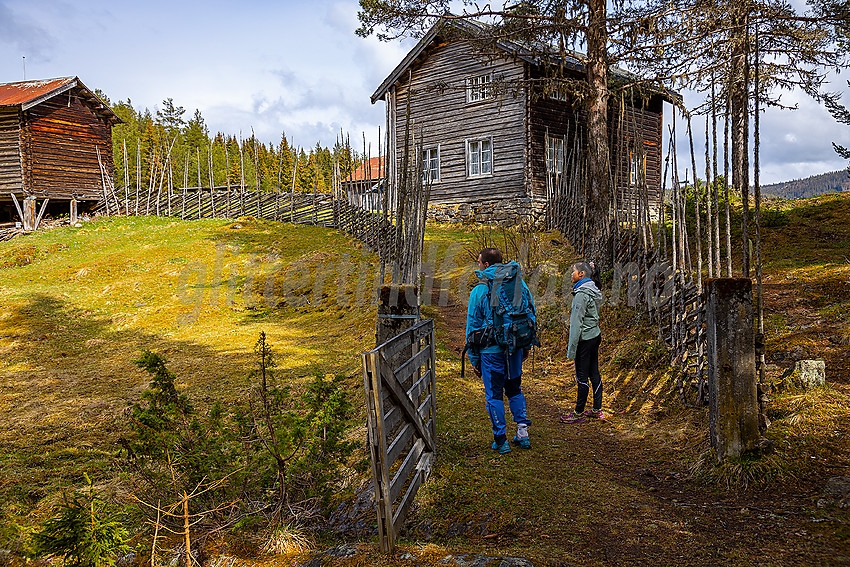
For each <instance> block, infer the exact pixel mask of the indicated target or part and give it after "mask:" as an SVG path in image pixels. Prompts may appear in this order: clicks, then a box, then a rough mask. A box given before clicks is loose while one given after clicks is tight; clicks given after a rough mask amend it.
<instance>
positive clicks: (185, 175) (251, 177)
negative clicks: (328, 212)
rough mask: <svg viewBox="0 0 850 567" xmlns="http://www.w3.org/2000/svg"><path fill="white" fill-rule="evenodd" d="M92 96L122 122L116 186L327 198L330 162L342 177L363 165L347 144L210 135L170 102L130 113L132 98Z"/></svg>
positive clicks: (115, 137) (115, 134)
mask: <svg viewBox="0 0 850 567" xmlns="http://www.w3.org/2000/svg"><path fill="white" fill-rule="evenodd" d="M97 94H98V96H100V97H101V99H102V100H103V101H104V102H106V103H107V104H109V106H110V108H111V109H112V111H113V112H115V114H117V115H118V117H119V118H121V120H123V121H124V123H123V124H119V125H117V126H115V127H114V128H113V130H112V144H113V158H114V159H113V161H114V171H115V185H116V186H123V185H125V184H126V185H129V187H130V188H131V190H132V189H134V188H136V187H137V186H139V188H140V189H141V190H144V189H145V188H147V187H162V188H167V187H169V186H171V187H172V188H182V187H210V186H211V185H212V186H214V187H220V188H221V187H227V186H228V185H229V186H230V187H231V189H239V188H240V187H244V189H245V190H251V191H253V190H254V188H255V187H257V186H258V185H259V187H260V190H261V191H263V192H276V191H285V192H289V191H293V190H294V191H296V192H313V191H316V192H319V193H330V192H331V191H332V187H333V181H334V167H335V162H338V163H339V170H338V172H337V175H339V176H340V177H341V178H343V179H344V178H345V177H346V176H347V175H348V174H349V173H350V172H351V171H353V170H354V168H356V167H357V165H359V163H360V162H361V161H362V160H363V157H362V155H360V154H358V153H357V152H355V151H353V150H352V149H351V148H350V147H348V145H347V144H346V143H344V142H345V141H340V142H338V143H337V144H336V145H335V147H333V148H323V147H322V146H321V145H320V144H318V143H317V144H316V145H315V146H314V147H309V148H296V147H293V146H292V145H291V144H290V142H289V140H287V138H286V134H285V133H281V136H280V142H279V143H278V144H277V145H275V144H273V143H272V144H266V143H263V142H260V141H259V140H257V139H256V137H255V136H254V134H253V132H247V133H244V132H243V133H242V134H241V135H239V136H235V135H233V134H225V133H222V132H219V133H217V134H215V135H213V136H211V135H210V132H209V128H208V127H207V125H206V123H205V122H204V117H203V116H202V115H201V112H200V111H199V110H195V113H194V115H192V116H191V117H190V118H186V117H185V114H186V111H185V109H184V108H183V107H182V106H177V105H176V104H175V103H174V100H173V99H171V98H167V99H165V100H164V101H162V105H161V109H159V110H156V111H155V113H152V112H151V111H150V110H149V109H147V108H146V109H144V110H142V109H136V108H135V107H134V106H133V103H132V102H131V101H130V99H127V101H118V102H117V103H114V104H113V103H111V102H109V99H108V98H107V97H106V96H105V95H104V93H103V92H100V91H98V92H97ZM293 175H294V177H295V180H294V183H293Z"/></svg>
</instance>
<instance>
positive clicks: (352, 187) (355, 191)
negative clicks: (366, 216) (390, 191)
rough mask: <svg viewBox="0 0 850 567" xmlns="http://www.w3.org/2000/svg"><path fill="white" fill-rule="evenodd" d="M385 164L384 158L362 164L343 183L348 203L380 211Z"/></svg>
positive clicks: (376, 158) (372, 159) (373, 159)
mask: <svg viewBox="0 0 850 567" xmlns="http://www.w3.org/2000/svg"><path fill="white" fill-rule="evenodd" d="M385 162H386V160H385V159H384V157H383V156H381V157H373V158H371V159H369V160H367V161H364V162H363V163H362V164H360V165H359V166H358V167H357V168H356V169H355V170H354V171H352V172H351V173H350V174H349V175H348V177H346V178H345V179H343V181H342V189H343V190H344V191H345V194H346V196H347V197H348V202H349V203H351V204H352V205H357V206H359V207H361V208H364V209H367V210H372V211H375V210H378V207H379V200H380V199H381V196H382V195H383V188H384V174H385V169H386V166H385Z"/></svg>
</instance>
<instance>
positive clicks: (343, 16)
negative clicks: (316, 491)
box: [0, 0, 850, 183]
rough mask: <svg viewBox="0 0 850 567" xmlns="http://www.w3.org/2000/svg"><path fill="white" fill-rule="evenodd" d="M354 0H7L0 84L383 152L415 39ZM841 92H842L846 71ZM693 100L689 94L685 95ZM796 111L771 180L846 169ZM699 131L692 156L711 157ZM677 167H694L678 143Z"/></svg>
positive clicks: (847, 135)
mask: <svg viewBox="0 0 850 567" xmlns="http://www.w3.org/2000/svg"><path fill="white" fill-rule="evenodd" d="M357 9H358V5H357V2H356V0H336V1H334V0H313V1H311V2H296V1H291V0H284V1H277V2H274V1H259V0H243V1H240V2H235V1H230V2H227V1H222V0H208V1H207V2H203V3H202V2H181V1H179V0H172V1H170V2H165V1H162V0H150V1H146V2H121V1H118V2H115V1H112V2H105V1H97V0H74V1H62V0H0V82H8V81H18V80H21V79H23V73H24V61H23V59H22V57H24V56H25V57H26V78H27V79H44V78H52V77H62V76H74V75H76V76H79V77H80V79H81V80H82V81H83V82H84V83H85V84H86V85H87V86H88V87H90V88H92V89H95V88H98V89H101V90H102V91H104V92H105V93H106V94H107V95H108V96H109V97H110V99H112V100H113V101H117V100H127V99H128V98H129V99H130V100H131V101H132V103H133V105H134V106H135V107H136V108H137V109H142V108H150V109H151V110H152V111H153V110H155V108H156V107H157V106H158V105H160V103H161V101H162V100H163V99H165V98H168V97H171V98H173V99H174V102H175V103H176V104H178V105H180V106H183V107H184V108H185V109H186V111H187V112H186V116H187V117H188V116H190V115H191V114H192V113H193V112H194V110H195V109H199V110H200V111H201V113H202V114H203V116H204V118H205V120H206V122H207V125H208V126H209V128H210V130H211V131H212V132H217V131H223V132H226V133H230V134H239V132H240V131H241V132H242V133H243V135H245V136H249V135H250V133H251V129H252V128H253V130H254V132H256V134H257V136H258V137H259V138H260V139H261V140H265V141H269V142H277V141H278V140H279V139H280V135H281V132H285V133H286V135H287V138H288V139H289V140H290V141H294V143H295V144H297V145H299V146H313V145H315V144H316V142H320V143H321V144H322V145H325V146H327V145H332V144H333V143H334V141H335V140H336V137H337V135H338V134H339V132H340V130H343V131H345V132H346V133H347V134H350V136H351V138H352V143H354V140H357V145H358V146H357V147H359V146H362V138H363V133H365V134H366V139H367V142H370V143H372V145H373V149H372V154H373V155H374V154H375V143H376V140H377V137H378V135H377V133H378V127H379V126H380V127H381V128H382V129H383V124H384V105H383V103H382V102H379V103H378V104H375V105H372V104H371V102H370V100H369V96H370V95H371V93H372V92H373V91H374V90H375V89H376V88H377V86H378V85H379V84H380V83H381V81H382V80H383V79H384V78H385V77H386V76H387V75H388V74H389V73H390V72H391V71H392V69H393V68H394V67H395V65H396V64H397V63H398V62H399V61H400V60H401V59H402V58H403V57H404V55H405V54H406V52H407V50H408V49H409V48H410V47H412V45H413V43H412V42H411V41H409V40H408V41H407V42H406V43H404V44H402V43H399V42H393V43H382V42H379V41H378V40H377V39H375V38H368V39H363V38H360V37H358V36H356V35H355V33H354V30H355V29H356V27H357ZM834 90H841V91H844V92H847V91H848V89H847V88H846V80H845V78H844V77H843V76H839V77H838V80H837V82H836V83H835V85H834ZM845 96H846V98H850V94H847V95H845ZM689 98H690V95H689V94H688V93H686V102H687V101H688V100H689ZM783 102H785V103H786V104H794V103H796V104H798V105H799V109H798V110H796V111H793V112H789V111H782V112H780V111H769V112H767V113H766V114H765V115H764V116H763V118H762V131H761V138H762V150H761V154H762V165H761V171H762V175H761V178H762V182H763V183H772V182H777V181H785V180H789V179H794V178H800V177H806V176H808V175H812V174H816V173H823V172H826V171H834V170H837V169H841V168H843V167H846V164H845V163H844V162H843V160H841V159H840V158H839V157H838V156H837V155H836V154H835V152H834V151H833V149H832V145H831V142H832V141H836V142H838V143H841V144H843V145H850V126H842V125H839V124H836V123H835V122H834V121H833V120H832V118H831V117H830V116H829V114H828V113H827V112H826V111H824V110H823V109H822V108H821V107H820V106H819V105H818V104H817V103H816V102H814V101H812V100H811V99H809V98H808V97H807V96H806V95H804V94H800V93H787V94H785V95H783ZM703 128H704V124H703V125H702V126H697V125H696V124H695V125H694V130H695V133H696V134H697V136H696V139H695V142H696V145H697V148H696V151H697V160H698V161H697V163H698V166H697V167H700V165H699V156H701V155H702V153H701V152H702V150H701V146H700V141H699V138H700V137H701V136H700V135H699V134H700V133H701V132H702V130H703ZM678 147H679V148H681V150H680V156H679V162H680V170H681V171H682V172H684V170H685V169H690V166H689V163H690V157H689V154H688V155H685V154H683V153H682V151H683V150H684V149H685V148H687V142H686V140H684V139H683V140H680V141H679V143H678Z"/></svg>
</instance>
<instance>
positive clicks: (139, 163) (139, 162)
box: [135, 139, 142, 216]
mask: <svg viewBox="0 0 850 567" xmlns="http://www.w3.org/2000/svg"><path fill="white" fill-rule="evenodd" d="M141 184H142V142H141V140H138V139H137V140H136V210H135V214H136V216H138V215H139V188H140V186H141Z"/></svg>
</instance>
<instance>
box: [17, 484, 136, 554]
mask: <svg viewBox="0 0 850 567" xmlns="http://www.w3.org/2000/svg"><path fill="white" fill-rule="evenodd" d="M85 479H86V482H87V483H88V485H89V489H88V494H87V495H86V497H85V499H84V500H81V499H80V498H78V497H74V498H72V499H70V500H69V499H68V496H67V494H66V495H65V502H64V503H63V504H62V506H60V508H59V510H58V512H57V513H56V515H55V516H53V517H52V518H49V519H48V520H47V521H45V522H44V525H43V527H42V529H41V531H40V532H37V533H35V534H33V541H34V544H35V550H36V551H35V552H36V554H37V555H39V556H47V555H62V556H63V557H64V559H65V562H66V563H68V564H69V565H72V566H80V567H89V566H92V567H97V566H100V565H108V564H110V563H111V562H112V561H113V560H114V559H115V558H116V557H117V556H119V555H123V554H126V553H128V552H129V551H130V547H129V546H128V545H127V544H126V543H124V542H125V540H126V539H127V529H126V528H125V527H124V526H123V524H122V523H121V522H120V521H118V519H117V516H116V515H115V514H114V513H111V512H110V511H109V510H108V509H107V505H106V502H104V501H103V500H102V499H101V498H100V497H98V495H97V494H96V493H95V490H94V483H93V482H92V481H91V479H89V477H88V475H86V476H85Z"/></svg>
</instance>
